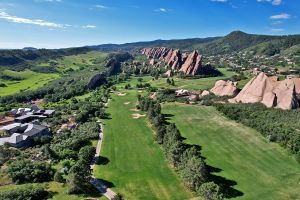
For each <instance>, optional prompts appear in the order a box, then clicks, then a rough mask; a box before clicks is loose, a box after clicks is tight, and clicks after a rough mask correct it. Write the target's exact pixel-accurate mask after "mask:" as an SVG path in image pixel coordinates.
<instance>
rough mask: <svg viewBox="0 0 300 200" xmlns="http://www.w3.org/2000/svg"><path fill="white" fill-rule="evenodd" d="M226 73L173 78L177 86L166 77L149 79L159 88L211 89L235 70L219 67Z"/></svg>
mask: <svg viewBox="0 0 300 200" xmlns="http://www.w3.org/2000/svg"><path fill="white" fill-rule="evenodd" d="M219 70H220V71H221V72H222V73H223V74H224V75H223V76H218V77H210V78H199V79H181V78H173V79H174V81H175V86H170V85H168V84H167V79H166V78H160V79H159V80H154V81H153V80H151V79H150V80H149V83H151V85H152V86H155V87H159V88H162V87H164V88H173V89H174V88H182V89H189V90H207V89H211V88H212V87H213V86H214V85H215V82H216V81H217V80H220V79H227V78H230V77H231V76H232V75H234V74H235V73H234V72H231V71H227V70H226V69H224V68H220V69H219Z"/></svg>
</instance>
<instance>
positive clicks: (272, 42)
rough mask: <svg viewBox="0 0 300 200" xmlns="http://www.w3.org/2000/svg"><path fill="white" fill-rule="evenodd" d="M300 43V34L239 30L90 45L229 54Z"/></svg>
mask: <svg viewBox="0 0 300 200" xmlns="http://www.w3.org/2000/svg"><path fill="white" fill-rule="evenodd" d="M297 44H300V35H289V36H271V35H255V34H247V33H244V32H241V31H234V32H232V33H230V34H228V35H227V36H224V37H210V38H193V39H178V40H155V41H149V42H136V43H126V44H120V45H117V44H104V45H98V46H90V47H89V48H92V49H100V50H126V51H131V50H137V49H141V48H145V47H162V46H163V47H169V48H176V49H181V50H182V51H191V50H195V49H198V50H199V51H200V52H201V54H205V55H216V54H229V53H232V52H237V51H242V50H246V49H247V48H250V47H252V48H251V49H250V50H253V51H255V53H257V54H259V53H261V54H265V55H272V54H273V55H274V54H275V53H281V52H282V51H284V50H286V49H288V48H290V47H292V46H294V45H297Z"/></svg>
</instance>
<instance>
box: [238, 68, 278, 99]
mask: <svg viewBox="0 0 300 200" xmlns="http://www.w3.org/2000/svg"><path fill="white" fill-rule="evenodd" d="M272 90H273V83H272V81H270V80H269V79H268V76H267V75H266V74H265V73H260V74H259V75H258V76H256V77H254V78H252V79H251V80H250V81H249V82H248V83H247V84H246V85H245V87H244V88H243V89H242V91H241V92H240V93H239V94H238V95H237V96H236V97H235V98H234V99H233V100H234V101H235V102H237V103H257V102H261V101H262V100H263V96H264V94H266V93H268V92H272Z"/></svg>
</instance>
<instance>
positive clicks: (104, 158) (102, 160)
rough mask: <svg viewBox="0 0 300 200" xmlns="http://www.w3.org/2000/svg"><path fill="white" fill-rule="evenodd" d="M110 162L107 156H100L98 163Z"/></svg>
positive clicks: (105, 163)
mask: <svg viewBox="0 0 300 200" xmlns="http://www.w3.org/2000/svg"><path fill="white" fill-rule="evenodd" d="M109 162H110V160H109V159H108V158H107V157H104V156H99V157H98V161H97V165H107V164H108V163H109Z"/></svg>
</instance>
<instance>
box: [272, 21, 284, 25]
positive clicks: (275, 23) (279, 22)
mask: <svg viewBox="0 0 300 200" xmlns="http://www.w3.org/2000/svg"><path fill="white" fill-rule="evenodd" d="M272 24H273V25H277V24H283V21H275V22H273V23H272Z"/></svg>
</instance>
